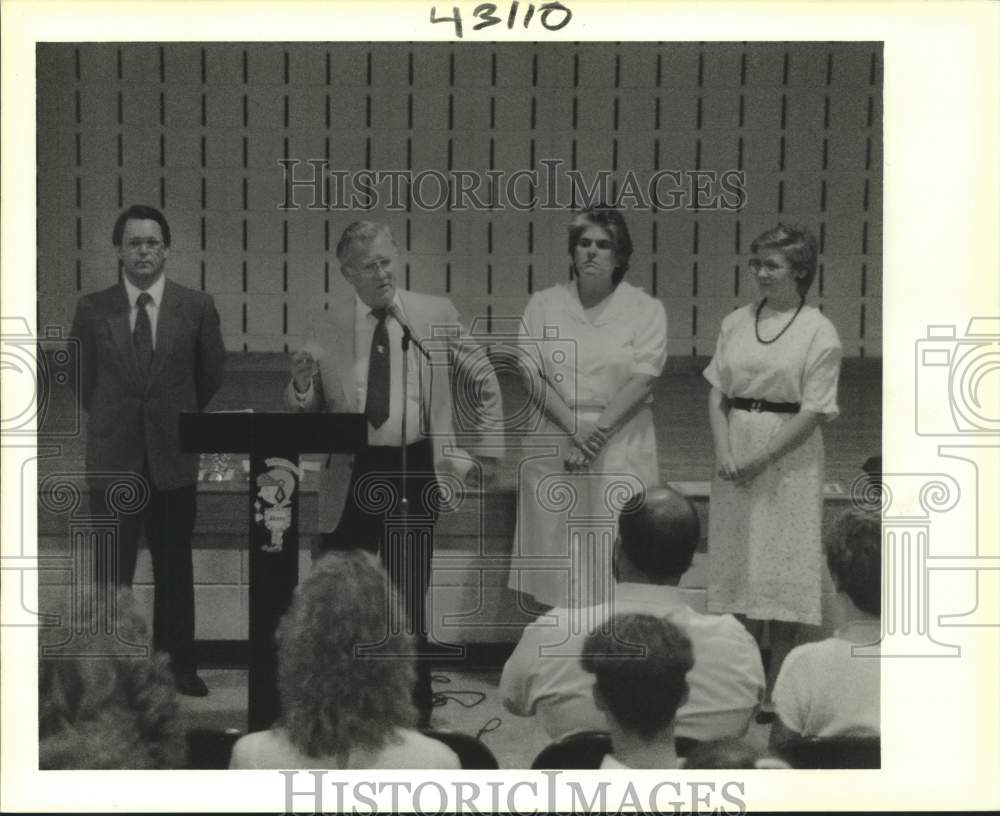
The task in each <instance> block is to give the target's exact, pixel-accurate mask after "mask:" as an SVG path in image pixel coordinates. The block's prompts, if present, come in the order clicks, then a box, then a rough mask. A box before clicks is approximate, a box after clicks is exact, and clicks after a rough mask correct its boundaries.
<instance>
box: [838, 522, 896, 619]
mask: <svg viewBox="0 0 1000 816" xmlns="http://www.w3.org/2000/svg"><path fill="white" fill-rule="evenodd" d="M823 549H824V551H825V553H826V563H827V566H828V567H829V568H830V576H831V577H832V578H833V583H834V586H835V587H836V588H837V591H838V592H842V593H844V594H845V595H846V596H847V597H848V598H850V599H851V602H852V603H853V604H854V605H855V606H856V607H857V608H858V609H860V610H861V611H862V612H867V613H868V614H869V615H879V614H880V613H881V611H882V520H881V518H880V517H879V515H878V514H877V513H873V512H869V511H866V510H858V509H851V510H847V511H845V512H844V513H843V514H842V515H841V516H840V517H839V518H838V519H837V521H836V523H835V524H834V525H833V528H832V529H831V530H830V532H829V533H828V534H827V536H826V537H825V539H824V541H823Z"/></svg>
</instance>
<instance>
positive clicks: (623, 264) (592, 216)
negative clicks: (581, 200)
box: [569, 204, 632, 286]
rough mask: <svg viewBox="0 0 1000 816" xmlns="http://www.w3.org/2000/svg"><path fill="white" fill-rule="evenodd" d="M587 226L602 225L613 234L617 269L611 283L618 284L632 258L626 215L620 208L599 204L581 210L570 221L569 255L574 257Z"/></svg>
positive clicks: (612, 245) (612, 242)
mask: <svg viewBox="0 0 1000 816" xmlns="http://www.w3.org/2000/svg"><path fill="white" fill-rule="evenodd" d="M587 227H600V228H601V229H603V230H605V231H606V232H607V233H608V235H609V236H611V248H612V251H613V252H614V253H615V271H614V272H612V273H611V283H612V285H613V286H617V285H618V284H619V283H621V281H622V278H624V277H625V273H626V272H628V262H629V260H630V259H631V258H632V236H631V235H630V234H629V231H628V225H627V224H626V223H625V216H623V215H622V214H621V211H620V210H616V209H615V208H614V207H609V206H607V205H606V204H599V205H598V206H596V207H589V208H587V209H586V210H581V211H580V212H578V213H577V214H576V215H574V216H573V220H572V221H570V222H569V255H570V257H571V258H572V257H573V250H574V249H576V245H577V242H578V241H579V240H580V236H581V235H583V233H584V231H585V230H586V229H587Z"/></svg>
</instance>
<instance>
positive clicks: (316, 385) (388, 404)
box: [285, 221, 502, 725]
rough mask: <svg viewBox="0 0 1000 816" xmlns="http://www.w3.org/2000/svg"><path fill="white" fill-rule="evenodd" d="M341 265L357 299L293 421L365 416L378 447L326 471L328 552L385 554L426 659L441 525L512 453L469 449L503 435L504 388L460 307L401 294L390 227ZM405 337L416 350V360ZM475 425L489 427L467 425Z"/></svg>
mask: <svg viewBox="0 0 1000 816" xmlns="http://www.w3.org/2000/svg"><path fill="white" fill-rule="evenodd" d="M337 260H338V261H339V263H340V267H341V271H342V273H343V275H344V278H345V279H346V280H347V281H348V283H350V284H351V286H352V287H353V288H354V296H353V297H346V298H343V299H342V300H340V301H339V302H337V303H334V304H331V306H330V308H329V310H328V311H325V312H323V313H322V314H321V315H320V317H319V318H318V319H317V320H316V321H315V322H314V324H313V326H312V327H311V329H310V332H309V336H308V338H307V342H306V343H305V345H304V346H303V347H302V349H300V350H299V351H298V352H297V353H296V354H295V355H294V356H293V358H292V379H291V382H290V383H289V384H288V386H287V388H286V392H285V399H286V403H287V405H288V407H289V408H290V409H291V410H293V411H331V412H348V413H363V414H365V416H366V418H367V430H368V441H367V445H366V447H365V448H364V449H363V450H362V451H361V452H360V453H359V454H358V455H357V456H356V457H355V459H354V462H353V464H352V463H351V462H349V460H348V459H347V457H344V456H337V455H332V456H330V457H329V458H328V460H327V462H326V463H325V465H324V467H323V468H321V471H320V494H319V529H320V531H321V532H322V533H323V537H322V543H321V548H322V549H351V548H354V547H361V548H364V549H368V550H371V551H373V552H380V553H381V557H382V562H383V564H384V565H385V567H386V571H387V573H388V575H389V577H390V579H391V580H392V581H393V583H394V584H395V585H396V587H397V589H398V590H399V593H400V596H401V599H402V603H403V606H404V608H405V611H406V614H407V617H408V619H409V621H410V624H411V625H412V627H413V629H414V632H415V634H416V636H417V642H418V650H421V649H423V647H425V646H426V642H427V634H428V626H427V616H426V610H425V598H426V594H427V588H428V585H429V583H430V570H431V556H432V550H433V525H434V522H435V520H436V518H437V514H438V511H439V509H441V508H442V506H443V505H442V502H444V503H446V502H447V500H446V498H445V497H446V496H447V494H448V493H449V492H452V491H454V490H455V489H456V486H458V488H459V489H460V488H461V484H462V482H464V481H467V480H471V478H472V476H473V474H476V473H478V474H479V476H480V479H481V482H482V484H488V483H490V482H491V481H492V479H493V477H494V476H495V474H496V457H499V456H500V455H501V453H502V447H501V445H502V443H498V442H497V441H496V440H493V442H494V444H491V445H490V446H489V448H488V449H487V448H481V449H480V452H481V453H482V454H483V456H482V457H481V458H480V459H479V460H477V459H476V458H474V457H473V456H472V455H471V453H470V452H468V448H469V447H470V446H469V444H468V442H469V437H470V436H471V438H472V439H473V441H475V440H476V439H479V440H480V441H481V440H482V439H483V436H484V435H485V433H486V432H488V431H490V430H493V431H502V409H501V399H500V390H499V386H498V384H497V379H496V375H495V373H494V371H493V368H492V366H491V365H490V364H489V361H488V358H487V357H486V355H485V354H484V353H476V351H475V349H476V346H475V344H474V343H472V344H470V343H469V341H468V338H467V337H465V335H464V331H463V330H462V329H461V325H460V322H459V316H458V312H457V311H456V309H455V307H454V305H452V303H451V301H450V300H448V299H447V298H444V297H437V296H432V295H424V294H418V293H416V292H409V291H405V290H401V289H397V287H396V267H397V264H398V263H399V250H398V248H397V246H396V243H395V241H394V240H393V237H392V234H391V232H390V231H389V228H388V227H387V226H386V225H384V224H377V223H374V222H371V221H357V222H355V223H353V224H351V225H350V226H349V227H347V229H346V230H345V231H344V234H343V236H342V237H341V239H340V241H339V242H338V244H337ZM449 327H450V329H451V330H450V331H449ZM405 335H410V336H411V337H412V341H411V342H410V343H409V344H408V351H406V353H405V359H404V352H403V348H404V336H405ZM442 337H443V338H446V339H445V340H444V345H445V348H446V352H447V353H446V354H445V355H444V356H443V360H444V368H442V365H441V361H442V355H440V354H431V353H430V352H428V351H427V349H428V348H433V347H440V346H441V342H442V341H441V338H442ZM463 338H464V339H463ZM479 351H480V352H481V351H482V350H481V349H480V350H479ZM428 356H429V357H430V358H431V359H430V361H428V359H427V357H428ZM435 360H436V362H435ZM404 371H405V374H406V377H405V385H404ZM453 384H459V386H460V387H453ZM404 392H405V405H404ZM459 417H461V418H462V420H463V421H462V422H459V420H458V418H459ZM469 417H473V418H475V421H474V424H476V425H477V426H478V427H477V428H469V427H459V426H467V425H468V418H469ZM470 431H471V432H472V433H471V434H470V433H469V432H470ZM495 436H496V438H497V440H502V433H497V434H495ZM462 446H465V448H466V450H463V449H462ZM404 465H405V470H406V474H407V476H406V478H405V480H404V479H403V478H402V472H403V468H404ZM404 481H405V489H404ZM404 497H405V501H402V499H403V498H404ZM423 650H424V651H425V652H426V650H425V649H423ZM418 655H419V652H418ZM417 665H418V680H417V688H416V690H415V694H414V700H415V703H416V705H417V708H418V710H419V711H420V717H421V724H422V725H426V723H427V722H428V721H429V720H430V714H431V681H430V667H429V665H428V662H427V660H426V659H425V660H421V659H419V656H418V663H417Z"/></svg>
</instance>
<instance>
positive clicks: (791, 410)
mask: <svg viewBox="0 0 1000 816" xmlns="http://www.w3.org/2000/svg"><path fill="white" fill-rule="evenodd" d="M729 404H730V405H732V407H733V408H736V409H737V410H740V411H753V412H755V413H756V412H758V411H768V412H770V413H772V414H797V413H798V412H799V409H800V408H801V407H802V406H801V405H800V404H799V403H797V402H768V401H767V400H755V399H747V398H746V397H733V398H732V399H731V400H730V401H729Z"/></svg>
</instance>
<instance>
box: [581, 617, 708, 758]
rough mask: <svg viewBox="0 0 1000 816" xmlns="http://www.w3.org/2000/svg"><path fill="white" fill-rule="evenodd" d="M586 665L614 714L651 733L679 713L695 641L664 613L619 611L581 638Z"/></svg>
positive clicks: (634, 729) (647, 736)
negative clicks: (605, 624)
mask: <svg viewBox="0 0 1000 816" xmlns="http://www.w3.org/2000/svg"><path fill="white" fill-rule="evenodd" d="M580 663H581V665H582V666H583V670H584V671H586V672H589V673H590V674H593V675H594V687H595V690H596V691H597V693H598V694H599V695H600V697H601V699H602V700H603V701H604V703H605V704H606V705H607V708H608V711H610V712H611V714H612V716H613V717H614V718H615V720H616V721H617V722H618V723H619V724H620V725H621V726H622V728H624V729H625V730H626V731H628V732H629V733H633V734H638V735H639V736H640V737H642V738H643V739H647V740H648V739H651V738H652V737H654V736H655V735H656V734H658V733H659V732H660V731H662V730H663V729H664V728H666V727H667V726H668V725H670V724H671V723H672V722H673V721H674V718H675V717H676V715H677V709H678V708H680V706H681V704H682V703H683V702H684V700H685V698H686V696H687V689H688V685H687V680H686V679H685V677H686V675H687V673H688V672H689V671H691V667H692V666H693V665H694V657H693V655H692V652H691V641H689V640H688V639H687V637H686V636H685V635H684V634H683V633H682V632H681V630H680V629H678V628H677V627H676V626H674V624H672V623H670V621H668V620H666V619H665V618H654V617H653V616H652V615H615V616H614V617H613V618H611V621H610V627H608V629H607V630H605V629H603V628H602V629H601V630H599V631H597V632H592V633H591V634H589V635H588V636H587V639H586V640H585V641H584V643H583V656H582V657H581V658H580Z"/></svg>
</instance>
